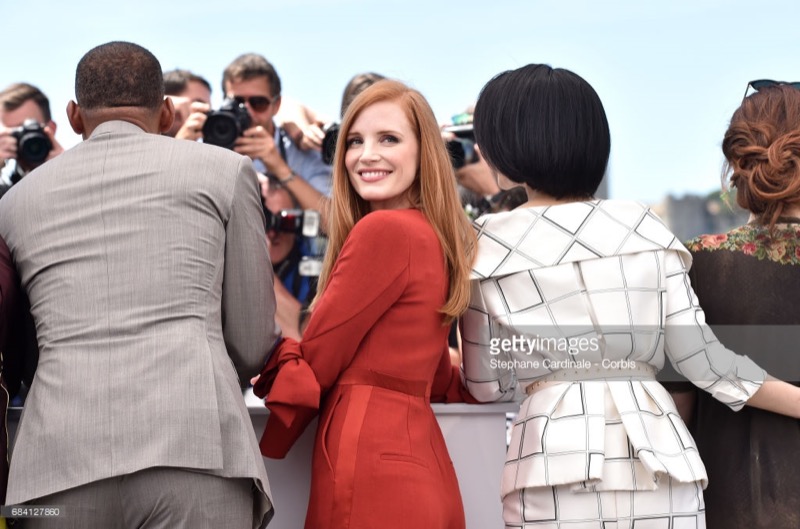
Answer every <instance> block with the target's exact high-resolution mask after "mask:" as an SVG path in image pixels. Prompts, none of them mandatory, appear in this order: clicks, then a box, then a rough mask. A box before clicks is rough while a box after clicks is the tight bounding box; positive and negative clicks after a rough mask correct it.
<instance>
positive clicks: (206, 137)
mask: <svg viewBox="0 0 800 529" xmlns="http://www.w3.org/2000/svg"><path fill="white" fill-rule="evenodd" d="M206 115H207V116H208V117H207V118H206V122H205V124H204V125H203V143H208V144H209V145H218V146H220V147H225V148H226V149H233V147H234V145H235V144H236V138H238V137H239V136H241V135H242V134H244V131H246V130H247V129H249V128H250V126H251V124H252V120H251V119H250V113H249V112H247V108H246V107H245V106H244V103H239V102H238V101H236V100H234V99H226V100H225V101H223V102H222V105H221V106H220V107H219V109H217V110H212V111H211V112H209V113H208V114H206Z"/></svg>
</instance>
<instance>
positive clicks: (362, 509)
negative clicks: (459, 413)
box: [255, 80, 475, 529]
mask: <svg viewBox="0 0 800 529" xmlns="http://www.w3.org/2000/svg"><path fill="white" fill-rule="evenodd" d="M328 236H329V243H328V250H327V253H326V256H325V261H324V264H323V270H322V275H321V276H320V281H319V293H318V295H317V298H316V299H315V302H314V304H313V312H312V315H311V319H310V321H309V324H308V327H307V328H306V330H305V332H304V334H303V340H302V341H301V342H297V341H294V340H290V339H285V340H283V341H282V342H281V343H280V344H279V346H278V347H277V349H276V351H275V353H274V354H273V356H272V358H271V360H270V362H269V364H268V365H267V366H266V367H265V369H264V371H263V372H262V376H261V378H260V379H259V380H258V382H257V383H256V387H255V391H256V394H258V395H261V396H263V395H267V401H266V405H267V407H269V408H270V410H271V414H270V418H269V420H268V423H267V427H266V429H265V431H264V435H263V436H262V439H261V449H262V453H264V455H266V456H269V457H283V456H284V455H285V454H286V453H287V452H288V450H289V448H290V447H291V446H292V444H293V443H294V441H295V440H296V439H297V438H298V437H299V435H300V434H301V433H302V432H303V430H304V429H305V427H306V425H307V424H308V422H309V421H310V420H311V419H312V418H313V417H314V416H316V415H317V414H319V415H320V419H319V428H318V430H317V435H316V441H315V445H314V456H313V463H312V478H311V497H310V500H309V507H308V514H307V516H306V525H305V526H306V528H309V529H311V528H313V529H320V528H337V529H338V528H365V529H366V528H374V527H382V528H393V527H397V528H401V527H402V528H406V527H424V528H426V529H437V528H441V529H457V528H463V527H464V525H465V522H464V513H463V506H462V503H461V495H460V492H459V489H458V483H457V481H456V476H455V472H454V469H453V465H452V462H451V461H450V457H449V455H448V453H447V448H446V446H445V442H444V439H443V437H442V434H441V432H440V431H439V427H438V424H437V422H436V418H435V417H434V414H433V411H432V410H431V407H430V401H431V400H437V401H452V400H462V398H463V397H466V398H469V397H468V396H467V394H466V392H462V390H463V385H462V381H461V376H460V373H459V368H458V367H455V366H452V365H451V362H450V355H449V349H448V346H447V334H448V330H449V324H450V323H452V321H453V320H454V319H455V318H457V317H458V316H459V315H460V314H461V313H462V312H463V311H464V310H465V309H466V308H467V304H468V302H469V273H470V267H471V264H472V260H473V256H474V251H475V234H474V232H473V230H472V228H471V227H470V225H469V223H468V221H467V219H466V217H465V215H464V213H463V210H462V209H461V205H460V202H459V199H458V195H457V192H456V187H455V178H454V176H453V169H452V167H451V163H450V158H449V156H448V154H447V151H446V148H445V145H444V142H443V140H442V138H441V136H440V132H439V127H438V125H437V123H436V119H435V118H434V114H433V111H432V110H431V108H430V106H429V105H428V103H427V102H426V101H425V99H424V98H423V96H422V95H421V94H420V93H419V92H417V91H415V90H412V89H410V88H408V87H407V86H405V85H404V84H402V83H400V82H397V81H389V80H385V81H380V82H378V83H376V84H374V85H373V86H371V87H369V88H368V89H366V90H365V91H364V92H362V93H361V94H360V95H359V96H358V97H357V98H356V99H355V100H354V101H353V102H352V104H351V105H350V106H349V108H348V110H347V112H346V114H345V116H344V119H343V121H342V125H341V130H340V133H339V139H338V142H337V146H336V155H335V160H334V173H333V199H332V203H331V215H330V226H329V229H328ZM411 505H413V508H410V506H411Z"/></svg>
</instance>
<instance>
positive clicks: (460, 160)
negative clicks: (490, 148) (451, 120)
mask: <svg viewBox="0 0 800 529" xmlns="http://www.w3.org/2000/svg"><path fill="white" fill-rule="evenodd" d="M442 130H444V131H445V132H450V133H452V134H453V135H454V136H455V139H452V140H450V141H448V142H447V152H448V153H449V154H450V160H451V161H452V162H453V169H460V168H462V167H464V166H465V165H467V164H471V163H475V162H477V161H478V153H477V151H476V150H475V133H474V131H473V130H472V123H469V124H466V125H452V126H449V127H445V128H444V129H442Z"/></svg>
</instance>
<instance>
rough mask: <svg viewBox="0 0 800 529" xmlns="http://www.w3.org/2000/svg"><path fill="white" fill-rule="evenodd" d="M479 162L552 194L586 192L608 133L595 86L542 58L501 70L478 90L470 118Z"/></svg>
mask: <svg viewBox="0 0 800 529" xmlns="http://www.w3.org/2000/svg"><path fill="white" fill-rule="evenodd" d="M473 121H474V125H473V126H474V130H475V138H476V141H477V143H478V145H480V147H481V154H482V155H483V156H484V158H485V159H486V162H487V163H488V164H489V165H490V166H491V167H493V168H494V169H496V170H497V171H499V172H500V173H502V174H504V175H505V176H507V177H508V178H509V179H511V180H512V181H514V182H517V183H519V184H527V185H528V186H530V187H531V188H533V189H536V190H538V191H541V192H543V193H546V194H548V195H550V196H552V197H555V198H588V197H591V196H593V195H594V193H595V192H596V191H597V188H598V187H599V186H600V182H602V180H603V175H604V174H605V171H606V166H607V165H608V157H609V153H610V151H611V135H610V132H609V129H608V120H607V119H606V114H605V111H604V110H603V104H602V102H601V101H600V97H599V96H598V95H597V92H595V91H594V89H593V88H592V87H591V86H590V85H589V83H587V82H586V81H585V80H584V79H583V78H581V77H580V76H578V75H577V74H575V73H573V72H571V71H569V70H564V69H561V68H556V69H553V68H551V67H550V66H548V65H546V64H529V65H527V66H523V67H522V68H519V69H516V70H509V71H506V72H503V73H501V74H499V75H497V76H496V77H494V78H493V79H492V80H491V81H489V82H488V83H487V84H486V86H484V87H483V90H481V94H480V97H479V98H478V103H477V104H476V105H475V114H474V117H473Z"/></svg>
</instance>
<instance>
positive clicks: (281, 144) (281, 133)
mask: <svg viewBox="0 0 800 529" xmlns="http://www.w3.org/2000/svg"><path fill="white" fill-rule="evenodd" d="M278 140H279V141H278V149H279V150H280V152H281V158H283V161H284V162H286V163H287V164H288V163H289V160H287V159H286V141H292V140H291V139H290V138H289V135H288V134H287V133H286V131H285V130H283V127H278Z"/></svg>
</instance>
